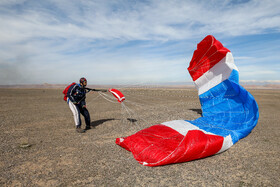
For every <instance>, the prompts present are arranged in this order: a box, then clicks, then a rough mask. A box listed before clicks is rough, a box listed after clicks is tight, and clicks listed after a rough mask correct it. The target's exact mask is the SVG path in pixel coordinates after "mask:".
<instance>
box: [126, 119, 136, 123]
mask: <svg viewBox="0 0 280 187" xmlns="http://www.w3.org/2000/svg"><path fill="white" fill-rule="evenodd" d="M127 120H128V121H130V122H132V123H134V122H136V121H138V120H137V119H132V118H127Z"/></svg>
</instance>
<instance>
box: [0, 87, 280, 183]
mask: <svg viewBox="0 0 280 187" xmlns="http://www.w3.org/2000/svg"><path fill="white" fill-rule="evenodd" d="M121 90H122V92H123V93H124V95H125V96H126V98H127V100H126V101H125V106H127V107H128V108H129V109H130V110H129V111H128V112H129V113H128V112H127V111H126V109H125V108H122V106H121V105H120V104H119V103H117V102H116V100H115V99H113V100H111V98H108V99H109V101H108V100H105V99H103V98H102V97H100V95H99V94H98V93H90V94H89V95H88V98H87V103H88V109H89V111H90V114H91V118H92V119H91V121H92V123H91V125H92V127H93V128H92V129H91V130H89V131H87V132H86V133H84V134H79V133H76V131H75V129H74V122H73V117H72V113H71V111H70V109H69V108H68V106H67V104H66V103H65V102H64V101H63V95H62V93H61V92H62V89H5V88H1V89H0V91H1V95H0V98H1V99H0V106H1V107H0V128H1V129H0V130H1V131H0V133H1V135H0V142H1V147H0V153H1V157H0V186H279V184H280V159H279V155H280V145H279V142H280V138H279V137H280V136H279V135H280V125H279V122H280V105H279V104H280V90H249V91H250V92H251V93H252V94H253V96H254V97H255V99H256V100H257V102H258V105H259V109H260V119H259V122H258V125H257V126H256V128H255V129H254V130H253V131H252V133H251V134H250V135H249V136H247V137H246V138H244V139H242V140H241V141H239V142H238V143H237V144H235V145H234V146H233V147H232V148H230V149H229V150H228V151H226V152H224V153H222V154H219V155H215V156H212V157H208V158H204V159H200V160H196V161H191V162H186V163H181V164H173V165H167V166H161V167H154V168H152V167H146V166H142V165H140V164H139V163H138V162H137V161H136V160H134V158H133V156H132V154H131V153H130V152H128V151H126V150H125V149H123V148H121V147H119V146H118V145H116V144H115V139H116V138H117V137H123V136H128V135H131V134H133V133H135V132H137V131H138V130H140V129H143V128H145V127H148V126H151V125H154V124H158V123H161V122H165V121H170V120H177V119H187V120H193V119H196V118H198V117H200V112H201V110H200V104H199V100H198V97H197V91H196V90H194V89H121ZM109 96H112V95H109ZM83 126H84V120H83Z"/></svg>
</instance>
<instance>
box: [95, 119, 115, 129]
mask: <svg viewBox="0 0 280 187" xmlns="http://www.w3.org/2000/svg"><path fill="white" fill-rule="evenodd" d="M112 120H115V118H109V119H100V120H96V121H92V122H91V123H90V126H92V127H97V126H98V125H101V124H102V123H104V122H106V121H112Z"/></svg>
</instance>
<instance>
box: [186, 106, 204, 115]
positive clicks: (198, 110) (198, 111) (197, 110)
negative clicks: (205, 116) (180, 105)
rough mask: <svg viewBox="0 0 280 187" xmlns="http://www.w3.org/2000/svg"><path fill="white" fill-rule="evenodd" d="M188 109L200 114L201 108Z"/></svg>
mask: <svg viewBox="0 0 280 187" xmlns="http://www.w3.org/2000/svg"><path fill="white" fill-rule="evenodd" d="M189 110H191V111H194V112H196V113H198V114H200V115H201V116H202V110H201V109H196V108H191V109H189Z"/></svg>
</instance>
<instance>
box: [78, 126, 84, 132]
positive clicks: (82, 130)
mask: <svg viewBox="0 0 280 187" xmlns="http://www.w3.org/2000/svg"><path fill="white" fill-rule="evenodd" d="M76 131H77V132H78V133H84V132H86V131H85V130H84V129H82V128H81V126H77V127H76Z"/></svg>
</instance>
